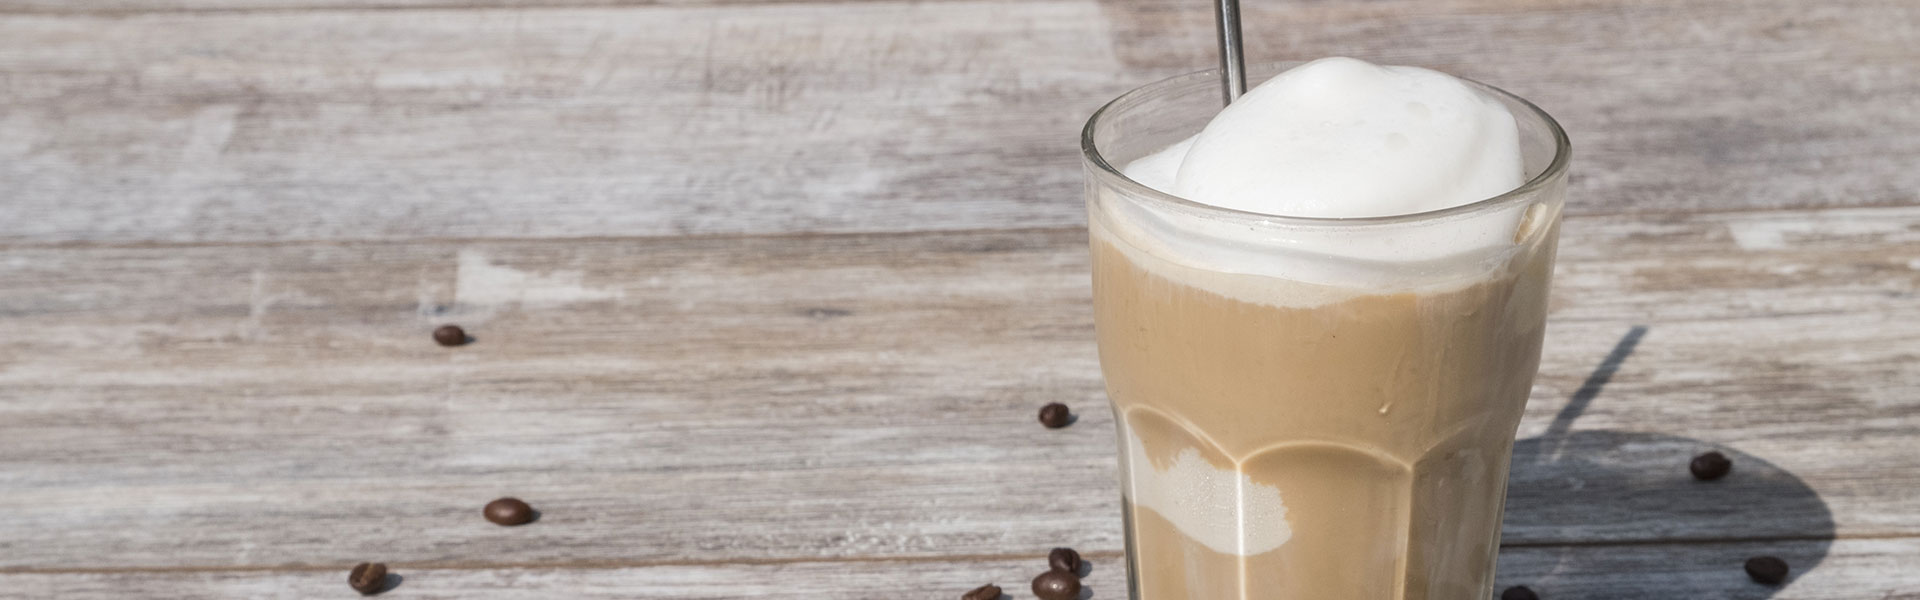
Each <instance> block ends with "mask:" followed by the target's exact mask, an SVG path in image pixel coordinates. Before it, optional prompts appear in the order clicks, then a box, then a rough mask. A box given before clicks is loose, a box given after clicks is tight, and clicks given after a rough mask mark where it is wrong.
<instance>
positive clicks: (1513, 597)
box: [1500, 585, 1540, 600]
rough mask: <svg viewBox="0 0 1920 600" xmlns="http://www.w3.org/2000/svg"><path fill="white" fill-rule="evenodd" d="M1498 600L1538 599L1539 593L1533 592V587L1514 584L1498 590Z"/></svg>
mask: <svg viewBox="0 0 1920 600" xmlns="http://www.w3.org/2000/svg"><path fill="white" fill-rule="evenodd" d="M1500 600H1540V595H1539V594H1535V593H1533V588H1529V587H1527V586H1524V585H1516V586H1513V587H1510V588H1507V591H1504V592H1500Z"/></svg>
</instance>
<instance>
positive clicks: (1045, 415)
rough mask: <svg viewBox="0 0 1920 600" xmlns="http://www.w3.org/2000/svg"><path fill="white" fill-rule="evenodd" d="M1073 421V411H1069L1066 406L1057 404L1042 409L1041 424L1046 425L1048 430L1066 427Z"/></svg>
mask: <svg viewBox="0 0 1920 600" xmlns="http://www.w3.org/2000/svg"><path fill="white" fill-rule="evenodd" d="M1072 421H1073V411H1071V410H1068V409H1067V405H1065V404H1061V403H1059V402H1055V403H1053V404H1048V405H1046V406H1042V407H1040V424H1041V425H1046V426H1047V429H1059V428H1061V427H1066V426H1067V424H1068V423H1070V422H1072Z"/></svg>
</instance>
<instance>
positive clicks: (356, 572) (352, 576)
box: [347, 563, 387, 596]
mask: <svg viewBox="0 0 1920 600" xmlns="http://www.w3.org/2000/svg"><path fill="white" fill-rule="evenodd" d="M347 585H349V586H353V591H356V592H360V594H361V595H363V596H372V595H374V594H378V593H380V592H383V591H386V589H387V565H385V564H382V563H360V564H358V565H354V567H353V570H352V571H349V572H347Z"/></svg>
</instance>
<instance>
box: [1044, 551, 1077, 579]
mask: <svg viewBox="0 0 1920 600" xmlns="http://www.w3.org/2000/svg"><path fill="white" fill-rule="evenodd" d="M1047 566H1049V567H1053V570H1055V571H1066V572H1068V573H1073V574H1075V575H1078V574H1080V553H1079V552H1074V551H1073V549H1072V548H1054V549H1053V551H1052V552H1048V553H1047Z"/></svg>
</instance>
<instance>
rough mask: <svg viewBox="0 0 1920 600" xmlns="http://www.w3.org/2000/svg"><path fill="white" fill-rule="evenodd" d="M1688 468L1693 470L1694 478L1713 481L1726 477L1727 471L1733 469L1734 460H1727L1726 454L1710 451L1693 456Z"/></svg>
mask: <svg viewBox="0 0 1920 600" xmlns="http://www.w3.org/2000/svg"><path fill="white" fill-rule="evenodd" d="M1687 470H1688V471H1693V478H1694V479H1698V480H1701V481H1713V480H1715V479H1719V478H1721V477H1726V476H1727V472H1728V471H1732V470H1733V461H1731V460H1727V455H1725V454H1721V453H1719V452H1708V453H1706V454H1702V455H1699V456H1695V457H1693V462H1692V463H1689V464H1688V465H1687Z"/></svg>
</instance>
